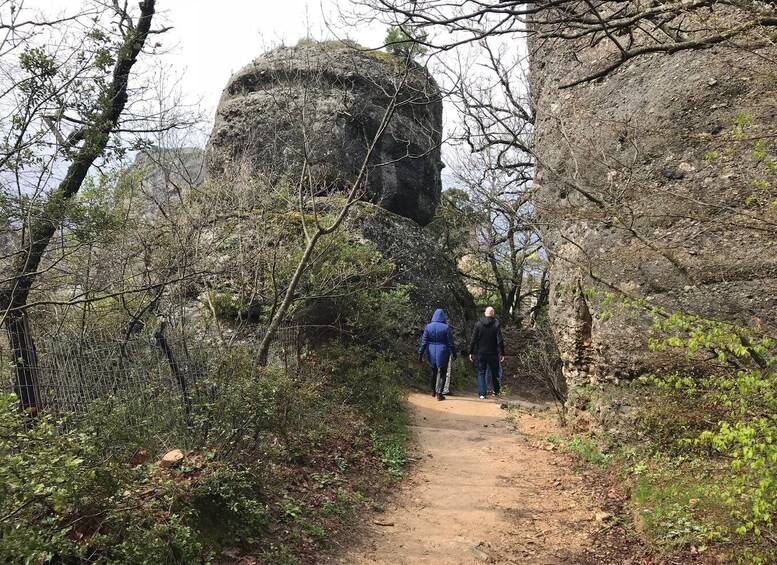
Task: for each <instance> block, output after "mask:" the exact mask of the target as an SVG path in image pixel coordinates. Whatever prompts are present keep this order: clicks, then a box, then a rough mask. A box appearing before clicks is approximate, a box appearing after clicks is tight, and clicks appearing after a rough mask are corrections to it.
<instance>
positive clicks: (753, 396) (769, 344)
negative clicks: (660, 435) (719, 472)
mask: <svg viewBox="0 0 777 565" xmlns="http://www.w3.org/2000/svg"><path fill="white" fill-rule="evenodd" d="M655 327H656V329H658V330H661V331H663V332H665V333H666V334H668V336H669V337H666V338H665V339H662V340H654V341H653V342H652V343H651V347H652V348H653V349H673V350H676V351H679V352H682V353H684V354H685V355H686V356H687V357H688V358H691V357H692V356H693V355H695V354H696V353H697V352H698V351H700V350H702V349H704V350H706V351H709V352H712V353H714V354H715V356H716V357H717V359H718V361H719V362H720V363H721V364H722V363H727V362H728V365H729V366H730V367H732V369H730V370H720V371H718V372H716V373H714V374H709V375H704V376H696V375H689V374H685V373H673V374H660V375H652V376H650V377H648V378H646V380H647V381H649V382H652V383H653V384H656V385H658V386H659V387H662V388H668V389H675V390H678V391H682V392H683V393H684V394H686V395H688V396H689V397H692V398H694V399H697V400H698V402H699V403H701V404H702V405H705V404H706V405H710V406H712V407H713V408H714V410H715V411H716V412H717V413H718V414H720V416H719V419H717V421H716V422H715V423H714V424H713V426H711V428H712V429H705V430H703V431H696V433H694V430H689V433H688V434H687V435H686V437H684V438H682V439H680V440H679V441H680V444H681V445H683V446H687V447H698V448H706V449H709V450H711V451H713V452H716V453H720V454H724V455H726V456H728V457H730V458H731V472H730V473H729V474H728V475H727V477H726V479H725V482H724V485H723V488H722V491H721V496H722V497H723V499H724V500H725V501H726V502H727V503H728V504H729V505H730V507H731V509H732V513H733V515H734V516H735V517H736V518H737V520H738V522H739V526H738V528H737V531H738V532H739V533H740V534H744V533H746V532H748V531H752V532H754V533H755V534H756V535H759V534H760V533H761V529H762V528H764V527H766V528H770V527H772V526H773V518H774V516H775V513H777V394H775V391H776V390H777V371H775V370H774V366H775V361H777V355H775V353H774V344H773V341H772V339H771V338H770V337H768V336H763V335H760V334H759V332H757V331H755V330H752V329H748V328H744V327H740V326H736V325H734V324H730V323H724V322H718V321H714V320H706V319H703V318H699V317H698V316H690V315H680V314H675V315H672V316H669V317H667V318H666V319H664V320H661V321H659V322H656V326H655Z"/></svg>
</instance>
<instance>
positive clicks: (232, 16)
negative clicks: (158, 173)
mask: <svg viewBox="0 0 777 565" xmlns="http://www.w3.org/2000/svg"><path fill="white" fill-rule="evenodd" d="M334 4H335V3H334V1H333V0H321V1H319V0H282V1H275V0H217V1H215V2H214V1H213V0H157V10H158V12H159V13H160V15H161V16H163V17H164V19H165V20H166V22H167V23H169V25H171V26H173V29H172V30H170V31H169V32H167V33H165V34H164V35H163V36H161V37H160V38H159V41H161V42H162V46H163V48H172V52H171V53H170V54H169V55H168V56H167V57H166V60H167V61H168V62H169V63H170V64H171V65H172V67H173V69H174V70H175V72H176V74H178V73H183V74H182V85H181V86H182V90H183V92H184V93H185V94H186V95H187V96H189V97H191V98H192V99H193V98H197V97H200V96H201V97H202V105H203V109H204V110H205V111H206V112H207V113H208V115H209V116H211V117H212V116H213V113H214V112H215V109H216V104H217V103H218V98H219V96H220V95H221V90H222V89H223V88H224V87H225V86H226V84H227V80H228V79H229V77H230V75H231V74H232V73H233V72H235V71H237V70H239V69H240V68H241V67H243V66H245V65H247V64H248V63H250V62H251V61H252V60H254V59H255V58H256V57H258V56H259V55H261V54H262V53H264V52H265V51H267V50H268V49H271V48H272V47H274V46H277V45H279V44H281V43H286V44H292V45H293V44H295V43H296V42H297V41H298V40H299V39H300V38H302V37H305V36H308V35H309V36H310V37H312V38H314V39H328V38H332V37H333V35H332V32H331V31H329V30H328V29H327V25H326V22H327V21H328V22H330V24H331V25H336V21H337V14H336V10H335V8H336V6H335V5H334ZM214 6H215V7H214ZM337 34H338V36H340V37H345V36H347V37H349V38H351V39H354V40H356V41H358V42H359V43H361V44H362V45H365V46H368V47H378V46H380V45H381V44H382V42H383V38H384V37H385V35H386V28H385V27H383V26H381V27H373V28H370V27H368V26H365V25H362V26H359V27H358V28H351V29H347V30H342V29H341V30H338V31H337Z"/></svg>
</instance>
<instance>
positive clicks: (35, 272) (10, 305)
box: [0, 0, 164, 412]
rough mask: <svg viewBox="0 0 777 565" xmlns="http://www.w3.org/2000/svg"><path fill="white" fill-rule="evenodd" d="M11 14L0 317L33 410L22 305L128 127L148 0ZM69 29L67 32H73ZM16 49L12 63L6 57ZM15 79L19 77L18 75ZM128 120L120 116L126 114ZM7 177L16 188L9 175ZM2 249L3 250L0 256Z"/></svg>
mask: <svg viewBox="0 0 777 565" xmlns="http://www.w3.org/2000/svg"><path fill="white" fill-rule="evenodd" d="M0 7H1V8H3V9H6V10H8V11H9V13H10V22H11V23H9V24H5V25H3V26H2V27H3V29H5V31H6V36H5V38H4V39H3V40H2V43H1V44H0V47H1V48H3V49H4V52H3V57H4V61H3V66H4V68H5V69H6V70H8V69H9V68H13V67H16V68H15V69H14V70H15V71H18V74H17V73H14V74H13V75H9V74H7V73H6V74H5V75H4V76H3V79H4V81H5V82H6V83H8V81H9V80H10V84H5V85H4V89H3V97H2V100H0V106H2V108H3V111H4V112H5V113H6V114H10V115H12V116H13V119H12V120H11V121H10V124H8V122H6V124H8V125H6V127H5V128H4V129H3V131H2V140H1V142H0V178H2V179H3V182H4V187H3V188H4V196H5V200H6V203H9V201H10V200H11V199H12V197H13V196H15V199H14V200H15V204H16V206H17V207H16V208H15V209H14V208H13V207H12V208H11V211H12V219H11V224H12V226H13V228H14V229H15V230H17V233H16V240H17V242H16V245H17V248H16V249H15V250H13V251H9V252H6V253H7V254H6V258H7V259H9V264H8V268H7V269H5V270H4V273H3V275H4V280H3V281H2V287H0V312H2V314H0V316H2V320H3V323H4V325H5V328H6V331H7V334H8V338H9V342H10V346H11V351H12V355H13V360H14V364H15V368H16V379H17V389H18V392H19V397H20V400H21V404H22V407H23V408H29V409H31V410H32V411H33V412H34V411H36V410H37V408H38V400H37V397H36V386H37V383H36V373H35V372H36V367H37V359H36V353H35V344H34V340H33V337H32V333H31V330H30V326H29V318H28V313H27V304H28V300H29V297H30V293H31V291H32V290H33V288H34V284H35V282H36V280H37V279H38V277H39V276H40V274H41V273H42V272H45V271H46V270H49V269H51V268H52V265H53V264H56V262H57V259H55V258H52V263H51V264H46V263H44V259H45V257H46V251H47V249H48V247H49V243H50V242H51V240H52V238H53V237H54V235H55V233H56V232H57V230H59V229H61V227H62V226H63V222H64V220H65V218H66V217H67V215H68V212H69V210H70V207H71V205H72V202H73V201H74V197H75V196H76V194H78V191H79V190H80V189H81V187H82V186H83V184H84V182H85V180H86V179H87V177H88V175H89V172H90V170H91V169H92V166H93V165H94V164H95V162H96V161H97V160H98V159H100V158H102V157H105V156H106V154H107V152H108V151H109V148H110V147H111V145H110V144H111V141H112V136H115V135H116V134H118V133H121V132H126V131H127V127H126V126H125V125H123V119H124V118H125V116H124V112H125V110H126V109H127V105H128V102H129V99H130V92H131V91H130V75H131V73H132V70H133V68H134V67H135V65H136V63H137V61H138V57H139V56H140V55H141V53H142V51H143V48H144V45H145V44H146V41H147V39H148V38H149V36H151V35H153V34H156V33H161V32H162V31H164V30H161V29H160V30H154V29H152V27H151V23H152V19H153V18H154V14H155V9H156V6H155V0H144V1H143V2H141V3H140V5H139V7H138V9H137V10H136V11H135V10H129V9H128V8H127V6H126V3H125V4H124V5H121V4H120V3H119V2H114V3H112V4H107V3H105V4H104V3H101V2H97V3H94V4H92V5H90V7H89V8H87V9H80V10H78V11H76V12H74V13H73V14H72V15H65V16H62V17H59V18H55V19H48V20H37V19H34V18H33V19H31V20H23V21H19V20H20V19H22V18H23V16H22V15H21V14H22V11H21V7H22V6H21V4H17V3H15V2H3V4H2V5H1V6H0ZM71 34H72V35H71ZM16 53H18V63H16V64H11V63H9V62H7V59H8V58H9V57H11V56H15V55H16ZM16 77H19V78H16ZM125 121H126V120H125ZM8 178H11V179H15V181H16V194H15V195H13V194H12V193H11V192H10V191H9V187H8V186H7V185H6V184H5V183H6V182H7V179H8ZM4 254H5V253H4Z"/></svg>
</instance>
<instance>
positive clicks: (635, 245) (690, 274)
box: [530, 39, 777, 384]
mask: <svg viewBox="0 0 777 565" xmlns="http://www.w3.org/2000/svg"><path fill="white" fill-rule="evenodd" d="M587 45H588V44H587V43H586V44H584V43H582V42H575V41H573V40H551V41H545V42H543V43H540V42H539V40H538V39H534V40H533V44H532V45H531V46H530V47H531V49H530V51H531V52H532V53H533V57H532V60H531V81H530V84H531V91H532V96H533V99H534V101H535V107H536V109H537V111H536V112H537V113H536V119H537V121H536V130H535V131H536V141H535V143H536V153H537V160H538V167H537V173H536V181H537V182H538V184H539V197H538V200H537V202H536V205H537V208H538V211H539V213H540V215H541V217H542V221H541V222H540V223H541V224H543V225H545V226H547V227H546V228H545V231H544V233H543V239H544V242H545V244H546V246H547V248H548V251H549V254H550V256H551V260H552V269H551V270H552V275H551V278H552V285H551V316H552V323H553V325H554V328H555V334H556V338H557V342H558V344H559V348H560V350H561V353H562V357H563V359H564V363H565V373H566V376H567V378H568V380H569V381H570V383H571V384H575V383H577V384H579V383H583V382H587V381H589V380H592V381H595V380H601V379H609V378H619V377H628V376H632V375H635V374H637V373H640V372H643V371H645V370H651V369H654V368H655V367H656V366H657V365H661V364H662V363H663V362H664V360H663V359H662V358H660V357H658V354H651V353H650V352H649V351H648V349H647V347H646V340H647V337H649V336H650V327H651V324H650V322H651V319H650V317H649V316H643V317H633V316H632V314H633V313H634V310H631V309H627V310H618V309H617V308H615V306H616V305H617V301H616V303H615V304H610V305H608V304H606V302H607V301H606V300H602V295H601V294H600V293H601V292H603V291H610V292H614V293H615V295H616V296H621V293H623V295H625V296H629V297H631V298H633V299H644V300H645V301H646V303H645V304H646V305H648V306H650V305H655V306H659V307H661V308H664V309H666V310H667V311H669V312H687V313H692V314H696V315H699V316H703V317H707V318H713V319H717V320H724V321H729V322H734V323H737V324H744V325H747V326H753V325H755V326H760V327H762V328H763V329H765V330H767V331H772V332H773V331H774V330H775V325H776V321H777V251H775V248H774V247H773V245H774V242H775V241H776V240H777V239H776V238H777V227H776V226H777V208H776V207H775V201H777V192H776V191H775V180H777V175H776V174H775V172H776V171H777V167H775V166H774V162H775V160H777V159H776V158H775V155H777V147H775V145H774V143H773V139H774V134H775V130H776V129H777V127H776V126H777V120H775V118H776V117H777V115H776V114H777V90H775V89H774V84H775V78H776V77H777V67H776V66H775V64H774V61H775V55H777V49H775V48H774V47H766V48H763V49H762V50H761V51H760V52H748V51H746V50H734V49H727V48H725V47H715V48H711V49H707V50H700V51H681V52H677V53H675V54H673V55H666V54H654V55H648V56H644V57H637V58H635V59H633V60H631V61H629V62H627V63H625V64H623V65H622V66H621V67H620V68H619V69H617V70H616V71H615V72H613V73H612V74H610V75H609V76H607V77H605V78H604V79H602V80H599V81H596V82H592V83H588V84H583V85H580V86H576V87H572V88H569V89H559V86H561V85H563V84H564V83H565V82H567V81H569V80H570V77H575V76H579V75H581V74H584V73H587V72H589V71H590V69H595V68H596V64H598V63H601V62H602V61H606V60H610V58H612V57H614V56H616V55H617V54H616V53H614V51H613V49H612V48H609V47H607V46H606V42H601V43H599V44H598V46H597V47H595V48H588V47H587ZM757 139H765V140H766V141H765V143H764V142H762V143H758V142H757V141H756V140H757ZM770 163H771V164H770Z"/></svg>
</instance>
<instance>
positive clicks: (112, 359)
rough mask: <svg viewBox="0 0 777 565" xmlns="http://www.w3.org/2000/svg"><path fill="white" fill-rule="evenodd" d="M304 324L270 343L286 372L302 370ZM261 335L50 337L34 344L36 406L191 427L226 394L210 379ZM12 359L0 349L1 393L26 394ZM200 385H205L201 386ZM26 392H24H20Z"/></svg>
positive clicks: (285, 329)
mask: <svg viewBox="0 0 777 565" xmlns="http://www.w3.org/2000/svg"><path fill="white" fill-rule="evenodd" d="M302 336H303V328H302V327H300V326H298V325H295V324H283V325H282V326H281V327H280V328H279V330H278V332H277V333H276V335H275V338H274V340H273V342H272V345H271V351H270V363H271V364H272V365H273V366H276V367H278V368H282V369H283V370H285V371H287V372H291V371H296V370H297V369H298V367H299V360H300V355H301V352H302V339H303V338H302ZM256 343H257V340H235V341H233V342H231V343H214V342H212V341H206V340H202V339H196V338H192V337H186V336H182V335H171V336H167V335H164V333H160V332H157V334H156V335H154V336H143V337H133V338H131V339H124V338H118V337H116V336H112V335H108V334H105V333H91V334H89V335H85V336H78V337H70V338H68V337H61V336H60V337H44V338H39V339H37V340H36V342H35V349H36V358H37V366H36V367H35V374H36V378H35V385H34V386H35V389H36V390H35V391H33V392H34V398H36V399H37V403H36V406H37V409H38V410H39V411H45V412H48V413H55V414H60V413H67V414H78V413H81V412H84V411H86V410H91V409H93V408H94V407H95V405H98V404H100V403H102V404H103V406H105V405H107V404H110V410H111V412H112V413H113V414H114V415H117V414H120V415H121V417H122V418H123V423H124V425H127V426H130V427H134V428H147V429H171V430H172V429H178V430H181V431H185V429H186V428H187V427H188V426H189V424H190V423H191V419H192V417H193V414H192V406H193V405H194V406H196V405H201V404H202V403H203V396H208V397H210V398H211V399H212V398H213V397H218V395H219V394H220V392H221V391H219V390H218V388H217V387H216V388H214V386H213V383H212V382H207V383H205V382H204V381H206V380H207V379H208V377H209V376H210V375H213V374H215V373H216V372H217V371H218V370H219V368H220V367H221V366H222V364H223V363H224V362H225V360H227V359H228V358H229V356H230V354H232V353H233V352H234V351H235V350H237V349H242V350H243V351H244V353H245V354H246V355H248V356H249V357H250V356H252V355H254V357H255V358H257V359H258V356H256V355H255V354H254V350H253V345H254V344H256ZM13 361H14V360H13V358H12V356H11V354H10V352H9V351H8V349H5V350H4V349H3V348H2V347H0V377H1V379H0V392H5V393H8V392H16V393H17V395H20V391H19V385H18V383H17V379H16V373H15V370H14V362H13ZM201 385H202V386H201ZM20 396H21V395H20Z"/></svg>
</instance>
